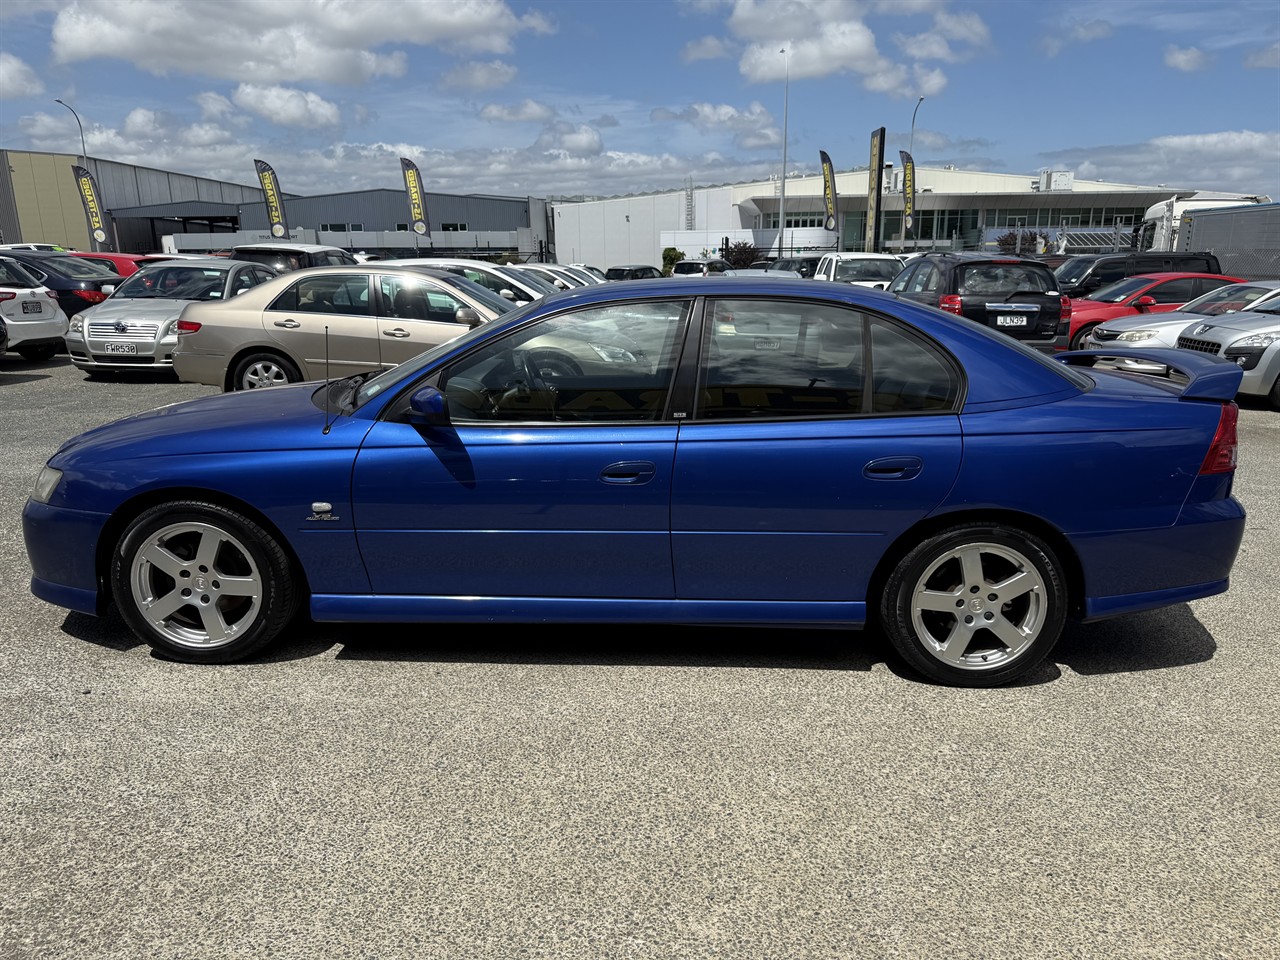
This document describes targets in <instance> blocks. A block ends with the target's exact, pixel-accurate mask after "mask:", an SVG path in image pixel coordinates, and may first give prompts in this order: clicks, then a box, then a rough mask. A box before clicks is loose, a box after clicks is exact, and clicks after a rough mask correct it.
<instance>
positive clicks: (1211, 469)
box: [1200, 403, 1240, 476]
mask: <svg viewBox="0 0 1280 960" xmlns="http://www.w3.org/2000/svg"><path fill="white" fill-rule="evenodd" d="M1239 419H1240V408H1239V407H1237V406H1236V405H1235V404H1234V403H1224V404H1223V405H1222V414H1221V415H1220V416H1219V417H1218V430H1217V432H1216V433H1215V434H1214V435H1213V443H1211V444H1209V452H1208V453H1207V454H1205V458H1204V463H1202V464H1201V465H1200V475H1201V476H1204V475H1205V474H1209V473H1230V472H1231V471H1232V470H1234V469H1235V468H1236V459H1237V457H1238V455H1239V442H1238V439H1237V434H1236V423H1237V421H1239Z"/></svg>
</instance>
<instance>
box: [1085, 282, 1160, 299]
mask: <svg viewBox="0 0 1280 960" xmlns="http://www.w3.org/2000/svg"><path fill="white" fill-rule="evenodd" d="M1149 286H1151V279H1150V278H1149V277H1126V278H1125V279H1123V280H1117V281H1116V282H1115V283H1109V284H1107V285H1106V286H1105V287H1102V288H1100V289H1098V290H1095V291H1093V293H1091V294H1089V295H1088V296H1087V297H1081V299H1082V300H1094V301H1096V302H1098V303H1119V302H1120V301H1121V300H1124V299H1126V298H1128V297H1131V296H1133V295H1134V294H1135V293H1137V292H1138V291H1139V290H1141V289H1142V288H1143V287H1149Z"/></svg>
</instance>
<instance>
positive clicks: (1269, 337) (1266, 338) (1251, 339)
mask: <svg viewBox="0 0 1280 960" xmlns="http://www.w3.org/2000/svg"><path fill="white" fill-rule="evenodd" d="M1277 340H1280V331H1277V332H1274V333H1251V334H1250V335H1249V336H1247V337H1245V338H1244V339H1243V340H1237V341H1236V342H1235V343H1233V344H1232V345H1231V346H1233V347H1262V348H1263V349H1264V350H1265V349H1266V348H1267V347H1269V346H1271V345H1272V344H1273V343H1275V342H1276V341H1277Z"/></svg>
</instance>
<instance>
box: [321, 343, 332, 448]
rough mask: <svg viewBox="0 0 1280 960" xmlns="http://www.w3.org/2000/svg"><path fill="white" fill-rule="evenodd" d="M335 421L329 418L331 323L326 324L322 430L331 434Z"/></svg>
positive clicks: (326, 433) (323, 432)
mask: <svg viewBox="0 0 1280 960" xmlns="http://www.w3.org/2000/svg"><path fill="white" fill-rule="evenodd" d="M332 427H333V421H332V420H330V419H329V325H328V324H327V323H326V324H325V325H324V429H323V430H321V431H320V432H321V433H322V434H323V435H324V436H326V437H327V436H328V435H329V430H330V429H331V428H332Z"/></svg>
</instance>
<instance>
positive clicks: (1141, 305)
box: [1133, 294, 1156, 313]
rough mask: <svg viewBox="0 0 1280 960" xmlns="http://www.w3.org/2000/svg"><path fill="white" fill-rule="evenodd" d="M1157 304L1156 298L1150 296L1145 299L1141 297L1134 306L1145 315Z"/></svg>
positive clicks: (1134, 302)
mask: <svg viewBox="0 0 1280 960" xmlns="http://www.w3.org/2000/svg"><path fill="white" fill-rule="evenodd" d="M1155 302H1156V298H1155V297H1153V296H1151V295H1150V294H1148V295H1147V296H1145V297H1139V298H1138V299H1137V300H1135V301H1133V305H1134V306H1135V307H1137V308H1138V309H1139V310H1141V311H1143V312H1144V313H1145V312H1146V311H1147V310H1148V309H1150V308H1151V307H1153V306H1155Z"/></svg>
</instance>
